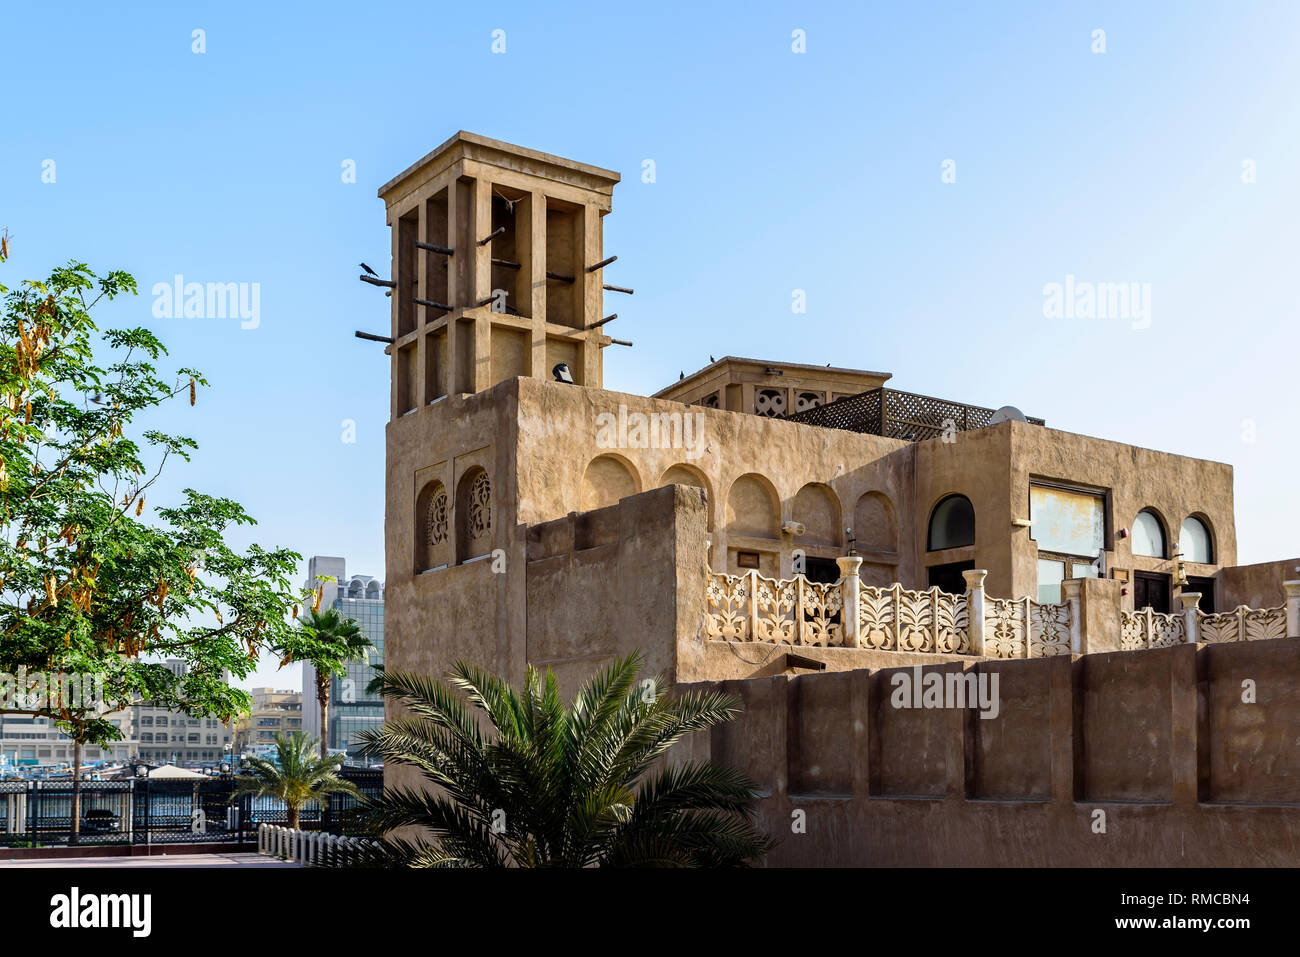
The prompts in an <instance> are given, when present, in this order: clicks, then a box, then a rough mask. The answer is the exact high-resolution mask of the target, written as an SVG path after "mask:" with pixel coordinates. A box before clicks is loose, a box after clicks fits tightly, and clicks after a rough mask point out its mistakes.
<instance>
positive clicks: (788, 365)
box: [651, 356, 893, 398]
mask: <svg viewBox="0 0 1300 957" xmlns="http://www.w3.org/2000/svg"><path fill="white" fill-rule="evenodd" d="M728 363H745V364H748V365H756V366H775V367H778V368H782V369H800V370H803V371H805V372H820V373H822V374H825V373H828V372H830V373H838V374H840V375H855V376H871V377H872V378H876V379H890V378H893V373H891V372H871V371H870V370H868V369H845V368H841V367H840V366H812V365H807V364H805V363H802V362H782V361H781V360H779V359H746V358H745V357H744V356H723V357H722V358H721V359H717V360H715V361H713V362H710V363H709V364H708V365H706V366H705V367H704V368H702V369H697V370H696V371H694V372H692V373H691V374H690V375H688V376H686V377H685V378H684V379H678V380H677V381H676V382H674V383H672V384H671V385H666V386H664V387H663V388H662V389H660V390H659V391H658V392H656V393H654V395H653V396H651V398H655V397H658V396H661V395H663V394H664V393H665V392H668V391H670V390H672V389H676V388H678V387H679V386H682V385H685V384H686V383H687V382H690V381H691V380H692V379H696V378H699V377H700V376H702V375H704V373H706V372H708V371H709V370H711V369H716V368H717V367H718V366H721V365H726V364H728Z"/></svg>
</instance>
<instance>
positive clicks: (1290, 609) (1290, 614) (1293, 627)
mask: <svg viewBox="0 0 1300 957" xmlns="http://www.w3.org/2000/svg"><path fill="white" fill-rule="evenodd" d="M1282 587H1283V588H1285V589H1286V636H1287V637H1288V638H1300V581H1293V582H1283V583H1282Z"/></svg>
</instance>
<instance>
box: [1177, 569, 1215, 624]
mask: <svg viewBox="0 0 1300 957" xmlns="http://www.w3.org/2000/svg"><path fill="white" fill-rule="evenodd" d="M1183 591H1198V592H1200V593H1201V600H1200V602H1198V603H1197V605H1196V607H1197V608H1199V609H1201V611H1203V612H1204V613H1205V614H1207V615H1213V614H1214V579H1213V578H1192V577H1190V576H1189V577H1188V579H1187V587H1186V588H1184V589H1183Z"/></svg>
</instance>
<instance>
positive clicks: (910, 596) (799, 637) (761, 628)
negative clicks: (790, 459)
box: [704, 557, 1079, 658]
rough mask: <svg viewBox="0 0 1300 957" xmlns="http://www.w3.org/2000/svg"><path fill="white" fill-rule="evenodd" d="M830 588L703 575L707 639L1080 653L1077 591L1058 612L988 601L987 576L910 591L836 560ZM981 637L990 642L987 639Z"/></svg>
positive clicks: (855, 561) (854, 562)
mask: <svg viewBox="0 0 1300 957" xmlns="http://www.w3.org/2000/svg"><path fill="white" fill-rule="evenodd" d="M838 562H839V565H840V571H841V575H842V577H841V578H840V579H839V581H837V582H834V583H833V584H821V583H818V582H811V581H808V579H806V578H805V577H804V576H802V575H796V576H795V577H794V578H793V579H782V580H775V579H771V578H764V577H763V576H761V575H759V574H758V572H756V571H750V572H747V573H745V574H743V575H727V574H723V573H721V572H715V571H711V570H710V571H709V572H708V576H709V578H708V613H707V615H706V617H705V624H704V635H705V637H707V638H715V639H720V640H723V641H763V642H771V643H773V644H789V645H813V646H822V647H849V648H869V649H872V650H876V651H914V652H932V653H937V654H957V655H963V654H974V655H981V654H982V655H987V656H989V657H994V658H1025V657H1031V658H1040V657H1045V656H1048V655H1067V654H1070V653H1071V651H1072V650H1073V649H1077V648H1078V640H1077V634H1076V632H1077V623H1078V621H1079V609H1078V596H1077V590H1076V591H1075V592H1074V593H1073V595H1072V597H1071V598H1070V599H1069V600H1068V601H1067V602H1064V603H1062V604H1055V605H1053V604H1044V603H1041V602H1036V601H1033V600H1032V599H1030V598H1015V599H990V600H987V601H986V600H985V597H984V574H985V573H984V572H982V571H975V572H968V573H966V575H967V581H968V584H970V586H971V588H970V590H969V591H967V592H966V594H964V595H953V594H949V593H948V592H945V591H942V590H940V589H939V588H930V589H926V590H924V591H912V590H910V589H906V588H903V587H902V586H901V585H899V584H897V583H895V584H894V585H892V586H890V587H888V588H875V587H871V586H868V585H863V584H861V582H860V580H859V579H858V575H857V571H858V567H859V566H860V565H861V563H862V559H860V558H854V557H845V558H840V559H838ZM986 636H987V638H986Z"/></svg>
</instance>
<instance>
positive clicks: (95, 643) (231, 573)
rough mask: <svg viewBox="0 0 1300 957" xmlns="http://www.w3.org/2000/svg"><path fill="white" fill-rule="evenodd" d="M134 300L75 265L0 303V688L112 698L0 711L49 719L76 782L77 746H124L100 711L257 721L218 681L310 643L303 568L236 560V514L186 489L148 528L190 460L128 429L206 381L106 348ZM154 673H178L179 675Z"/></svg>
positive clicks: (179, 442)
mask: <svg viewBox="0 0 1300 957" xmlns="http://www.w3.org/2000/svg"><path fill="white" fill-rule="evenodd" d="M4 251H5V252H7V250H4ZM135 292H136V284H135V280H134V279H133V278H132V277H131V276H130V275H128V274H127V273H125V272H120V271H114V272H110V273H108V274H107V275H105V276H97V275H95V274H94V273H93V272H92V271H91V270H90V269H89V268H88V267H87V266H86V265H84V264H82V263H77V262H73V263H70V264H69V265H68V266H66V267H63V268H59V269H56V270H54V271H53V272H52V273H51V275H50V276H49V278H48V279H45V280H43V281H25V282H23V283H22V284H21V285H20V286H19V287H18V288H16V289H12V290H11V289H9V288H7V287H4V286H0V296H3V312H2V313H0V672H4V673H7V674H9V675H14V674H19V673H21V672H20V669H24V670H25V671H26V672H27V673H31V672H35V671H39V672H43V673H47V674H55V675H75V676H79V677H80V678H84V679H86V680H85V682H84V683H83V684H82V685H81V686H80V687H81V688H82V689H83V690H85V689H86V688H88V687H90V686H91V683H92V682H101V683H102V689H103V694H102V703H103V708H101V704H100V700H98V699H95V698H93V697H92V696H90V695H81V696H76V695H59V694H54V695H49V694H46V695H43V696H42V695H39V694H38V695H32V694H26V693H24V692H28V691H31V690H33V689H32V687H31V686H28V687H22V686H21V685H22V684H23V682H20V683H19V685H20V686H19V687H13V686H12V681H11V683H10V687H8V688H7V689H6V688H4V687H3V686H0V694H3V693H4V692H5V691H6V690H7V691H8V700H7V701H5V702H0V707H4V706H6V705H7V707H8V710H9V711H10V712H17V713H20V714H30V715H37V716H42V717H48V718H52V719H54V720H55V721H56V723H57V726H58V727H59V728H60V729H61V730H63V731H64V732H65V733H67V734H68V735H69V736H70V737H71V738H72V740H73V745H74V747H73V751H74V756H73V761H74V766H75V767H76V768H80V765H81V754H82V747H83V745H85V744H87V743H93V744H107V743H109V742H112V741H114V740H117V739H118V738H120V737H121V732H120V731H119V730H118V729H116V728H114V727H113V726H112V724H111V723H110V721H109V720H108V719H107V718H106V717H105V714H104V711H105V710H108V711H112V710H116V709H118V708H121V707H125V706H126V705H128V704H130V703H132V702H133V701H138V700H147V701H152V702H155V703H157V704H158V705H160V706H163V707H168V708H172V709H174V710H177V711H184V712H186V713H188V714H190V715H191V716H194V717H202V716H215V717H218V718H220V719H222V720H223V721H229V720H231V719H232V718H234V717H235V716H236V715H237V714H238V713H241V712H246V711H248V709H249V706H250V704H251V699H250V698H249V696H248V694H247V692H245V691H242V690H240V689H238V688H235V687H232V686H230V685H229V684H228V683H227V682H226V680H225V672H227V671H228V672H229V673H230V674H231V675H233V676H235V677H244V676H246V675H247V674H249V673H250V672H251V671H252V669H253V667H254V666H255V663H256V661H257V657H258V654H259V652H261V651H263V650H267V651H273V652H279V653H281V654H283V653H285V652H286V651H287V652H288V653H291V654H292V653H293V652H294V651H295V650H296V642H297V641H298V638H299V633H298V629H295V628H293V627H291V620H292V618H293V617H294V616H296V614H297V610H296V608H295V607H294V606H295V602H296V601H298V600H299V598H300V596H299V595H298V594H297V593H295V592H294V590H292V589H291V587H290V584H289V577H288V576H289V575H290V574H292V573H293V572H294V570H295V569H296V567H297V563H298V561H299V559H300V557H301V556H299V555H298V554H296V553H295V552H292V551H289V550H287V549H283V548H276V549H265V548H262V547H260V546H258V545H252V546H250V547H249V548H248V549H247V550H245V551H237V550H235V549H233V548H231V547H230V546H229V545H227V544H226V538H227V536H228V535H229V534H230V533H231V531H232V530H233V529H235V528H236V527H237V526H243V525H252V524H255V523H254V521H253V519H252V517H251V516H249V515H248V513H247V512H245V511H244V509H243V508H242V507H241V506H240V505H239V504H238V503H236V502H234V501H231V500H230V499H227V498H219V497H214V496H211V495H206V494H203V493H201V492H198V491H195V490H193V489H186V490H185V491H184V493H183V495H182V496H181V497H180V500H179V501H177V502H173V503H171V504H169V505H167V506H166V507H153V506H152V505H151V506H150V507H149V508H148V510H147V511H146V496H147V493H148V492H149V490H150V488H151V487H152V486H153V485H154V483H155V482H156V481H157V480H158V478H159V476H160V474H161V473H162V470H163V468H164V467H165V466H166V465H167V464H168V463H169V462H172V461H174V460H177V459H180V460H186V461H188V460H189V458H190V455H191V453H192V452H193V451H194V449H195V448H196V444H195V442H194V441H193V440H192V439H190V438H187V437H185V436H183V435H179V434H173V433H169V432H164V431H160V430H158V429H144V430H142V429H139V428H138V427H136V426H135V419H136V418H137V417H138V416H141V415H146V414H147V415H149V416H150V417H151V418H155V419H156V418H157V417H158V415H159V414H160V413H159V410H160V409H161V408H162V407H164V406H167V405H171V404H172V403H175V402H179V403H182V407H184V406H183V404H184V403H185V402H187V401H188V403H189V405H193V404H194V403H195V402H196V401H197V393H198V390H199V388H200V387H203V386H206V385H207V381H206V380H205V379H204V378H203V376H202V375H201V374H200V373H199V372H198V371H196V370H194V369H189V368H180V369H178V370H177V371H176V372H175V373H174V374H173V375H168V376H166V378H164V376H163V374H162V373H160V372H159V371H158V370H157V368H156V364H157V363H158V362H159V361H160V359H162V358H163V357H164V356H165V355H166V350H165V349H164V347H163V344H162V343H161V341H159V339H158V338H157V337H156V336H154V335H153V333H151V332H149V331H148V330H147V329H143V328H132V329H109V330H107V331H105V332H103V333H102V334H101V333H100V332H99V330H98V329H97V328H96V326H95V323H94V321H93V320H92V317H91V313H92V310H94V309H95V307H96V306H97V305H98V304H99V303H100V302H101V301H107V300H112V299H115V298H117V297H118V296H122V295H127V294H132V295H133V294H135ZM161 658H180V659H183V660H184V662H185V664H186V666H187V670H186V672H185V674H184V675H183V676H182V677H178V676H177V675H175V674H173V673H172V671H170V670H169V669H168V668H167V667H165V666H164V665H162V664H161V663H158V659H161ZM36 690H37V691H39V690H40V689H39V688H37V689H36ZM79 778H80V775H79V774H74V781H76V782H77V783H75V784H74V801H73V815H72V821H73V836H72V839H73V841H74V842H75V841H76V840H77V832H78V830H79V826H80V793H79Z"/></svg>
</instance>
